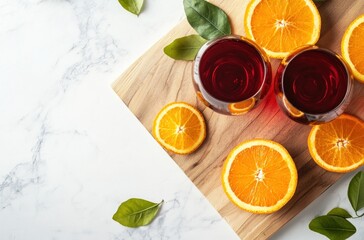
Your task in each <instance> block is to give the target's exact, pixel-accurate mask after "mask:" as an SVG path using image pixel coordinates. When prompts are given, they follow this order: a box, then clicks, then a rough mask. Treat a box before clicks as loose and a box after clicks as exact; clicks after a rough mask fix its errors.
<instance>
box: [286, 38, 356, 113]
mask: <svg viewBox="0 0 364 240" xmlns="http://www.w3.org/2000/svg"><path fill="white" fill-rule="evenodd" d="M308 51H321V52H326V53H328V54H330V55H332V56H334V57H336V58H337V59H338V60H339V62H340V63H341V64H342V66H343V67H344V69H345V73H346V76H347V78H346V80H347V87H346V92H345V95H344V97H343V98H342V99H341V101H340V103H339V104H338V105H336V106H335V107H334V108H333V109H331V110H328V111H326V112H321V113H310V112H306V111H302V110H301V109H300V108H298V107H296V106H295V105H294V104H293V103H292V102H291V101H290V100H289V99H288V98H287V97H286V100H287V101H288V102H289V103H290V104H291V105H292V106H293V107H295V108H296V109H297V110H299V111H300V112H302V113H304V114H309V115H311V116H321V115H325V114H328V113H331V112H336V111H337V110H338V109H340V108H341V107H342V105H343V104H345V102H346V101H347V100H348V98H350V95H351V91H352V87H353V86H352V85H353V84H352V81H353V77H352V74H351V72H350V70H349V68H348V65H347V63H346V61H345V60H344V59H343V58H342V57H341V56H340V55H339V54H337V53H336V52H334V51H332V50H330V49H327V48H321V47H318V46H316V45H308V46H303V47H300V48H298V49H297V50H296V51H294V52H293V53H291V54H289V55H288V56H286V57H285V58H284V59H283V60H282V62H284V63H285V65H286V66H285V68H284V69H283V71H282V76H281V80H280V81H281V84H282V92H283V96H286V94H285V90H284V87H283V86H284V75H285V72H286V70H287V68H288V66H289V64H290V63H291V62H292V61H293V60H294V59H295V58H296V57H297V56H299V55H301V54H302V53H305V52H308ZM287 59H289V60H288V61H287Z"/></svg>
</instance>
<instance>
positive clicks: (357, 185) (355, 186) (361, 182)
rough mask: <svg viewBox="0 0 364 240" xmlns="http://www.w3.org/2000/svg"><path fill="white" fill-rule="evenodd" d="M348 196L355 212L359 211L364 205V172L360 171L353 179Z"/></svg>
mask: <svg viewBox="0 0 364 240" xmlns="http://www.w3.org/2000/svg"><path fill="white" fill-rule="evenodd" d="M348 197H349V201H350V203H351V206H352V207H353V209H354V210H355V212H358V211H359V210H360V209H362V208H363V207H364V172H358V173H357V174H356V175H355V176H354V177H353V179H351V181H350V184H349V188H348Z"/></svg>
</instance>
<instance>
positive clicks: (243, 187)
mask: <svg viewBox="0 0 364 240" xmlns="http://www.w3.org/2000/svg"><path fill="white" fill-rule="evenodd" d="M222 183H223V188H224V191H225V193H226V194H227V196H228V197H229V199H230V200H231V201H232V202H233V203H234V204H236V205H237V206H238V207H240V208H242V209H244V210H246V211H249V212H253V213H272V212H275V211H278V210H279V209H280V208H282V207H283V206H284V205H285V204H286V203H287V202H288V201H289V200H290V199H291V198H292V196H293V195H294V192H295V190H296V186H297V170H296V166H295V164H294V162H293V160H292V158H291V156H290V155H289V153H288V152H287V150H286V149H285V148H284V147H283V146H282V145H280V144H278V143H276V142H273V141H269V140H261V139H255V140H250V141H245V142H243V143H241V144H239V145H238V146H236V147H235V148H234V149H233V150H232V151H231V152H230V154H229V156H228V157H227V158H226V160H225V162H224V166H223V171H222Z"/></svg>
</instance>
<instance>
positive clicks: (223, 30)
mask: <svg viewBox="0 0 364 240" xmlns="http://www.w3.org/2000/svg"><path fill="white" fill-rule="evenodd" d="M183 5H184V9H185V13H186V16H187V20H188V22H189V23H190V25H191V26H192V27H193V28H194V29H195V30H196V32H197V33H198V34H199V35H200V36H201V37H203V38H205V39H207V40H212V39H215V38H218V37H221V36H224V35H229V34H231V26H230V22H229V19H228V16H227V15H226V13H225V12H224V11H223V10H221V9H220V8H218V7H217V6H215V5H213V4H211V3H209V2H207V1H204V0H183Z"/></svg>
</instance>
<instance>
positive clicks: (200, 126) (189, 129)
mask: <svg viewBox="0 0 364 240" xmlns="http://www.w3.org/2000/svg"><path fill="white" fill-rule="evenodd" d="M153 136H154V137H155V139H156V140H157V141H158V142H159V143H160V144H161V145H162V146H163V147H164V148H166V149H167V150H170V151H172V152H174V153H178V154H188V153H191V152H193V151H195V150H196V149H197V148H198V147H199V146H200V145H201V144H202V142H203V140H204V139H205V137H206V125H205V120H204V118H203V116H202V114H201V113H200V112H199V111H198V110H197V109H196V108H194V107H193V106H191V105H189V104H187V103H184V102H175V103H170V104H168V105H166V106H165V107H164V108H163V109H162V110H161V111H160V112H159V113H158V115H157V116H156V118H155V120H154V125H153Z"/></svg>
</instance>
